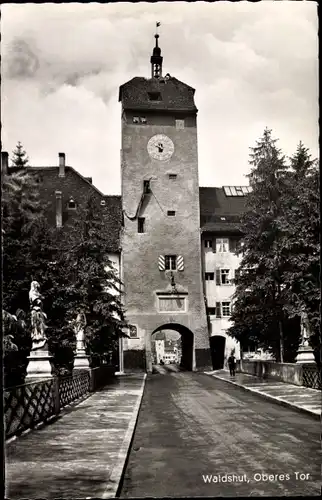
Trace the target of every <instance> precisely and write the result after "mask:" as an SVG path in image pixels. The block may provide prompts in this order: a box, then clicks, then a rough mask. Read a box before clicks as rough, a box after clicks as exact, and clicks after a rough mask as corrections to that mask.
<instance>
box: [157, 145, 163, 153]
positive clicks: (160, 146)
mask: <svg viewBox="0 0 322 500" xmlns="http://www.w3.org/2000/svg"><path fill="white" fill-rule="evenodd" d="M155 147H156V148H158V150H159V153H162V152H163V144H161V143H159V144H156V146H155Z"/></svg>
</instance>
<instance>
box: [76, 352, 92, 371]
mask: <svg viewBox="0 0 322 500" xmlns="http://www.w3.org/2000/svg"><path fill="white" fill-rule="evenodd" d="M75 368H76V369H77V368H82V369H83V370H86V369H89V356H87V354H85V351H83V352H77V354H76V356H75V359H74V369H75Z"/></svg>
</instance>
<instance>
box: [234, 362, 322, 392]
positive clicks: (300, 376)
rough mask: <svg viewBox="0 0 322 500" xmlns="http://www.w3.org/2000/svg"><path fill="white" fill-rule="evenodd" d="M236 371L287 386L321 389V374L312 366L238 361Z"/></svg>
mask: <svg viewBox="0 0 322 500" xmlns="http://www.w3.org/2000/svg"><path fill="white" fill-rule="evenodd" d="M237 371H240V372H242V373H248V374H249V375H255V376H257V377H261V378H264V379H265V378H267V379H274V380H279V381H281V382H285V383H288V384H294V385H300V386H303V385H304V386H306V387H311V388H313V389H321V373H320V371H319V369H318V367H317V366H316V365H315V364H314V365H312V364H309V365H302V364H294V363H276V362H275V361H266V360H265V361H264V360H240V361H238V362H237Z"/></svg>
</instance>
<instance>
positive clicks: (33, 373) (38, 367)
mask: <svg viewBox="0 0 322 500" xmlns="http://www.w3.org/2000/svg"><path fill="white" fill-rule="evenodd" d="M27 359H28V361H29V362H28V366H27V375H26V380H29V381H30V379H33V378H51V377H52V376H53V375H52V364H51V361H52V359H53V357H52V356H50V355H49V354H48V350H47V349H44V350H41V349H39V351H31V353H30V356H28V358H27Z"/></svg>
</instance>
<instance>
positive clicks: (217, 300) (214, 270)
mask: <svg viewBox="0 0 322 500" xmlns="http://www.w3.org/2000/svg"><path fill="white" fill-rule="evenodd" d="M237 241H238V237H236V236H235V235H233V236H231V235H225V233H223V234H220V233H219V234H218V233H217V234H214V233H204V234H203V237H202V241H201V243H202V249H203V261H204V286H205V288H204V289H205V295H206V302H207V314H208V317H209V325H210V332H209V334H210V336H211V337H213V336H215V335H218V336H222V337H225V358H227V357H228V356H229V354H230V352H231V350H232V349H234V350H235V356H236V357H237V359H239V358H240V347H239V342H236V341H235V340H234V339H233V338H231V337H230V336H229V335H228V334H227V331H228V329H229V327H230V326H231V322H230V315H231V310H232V305H233V294H234V292H235V285H234V278H235V270H236V269H237V268H238V267H239V264H240V260H241V256H240V255H238V254H236V244H237Z"/></svg>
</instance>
